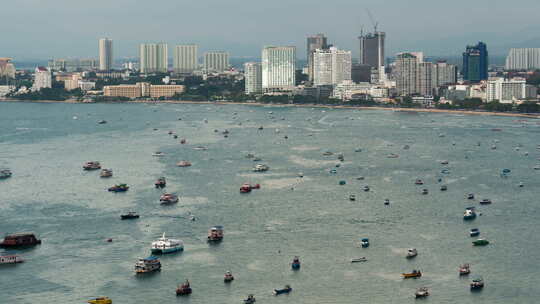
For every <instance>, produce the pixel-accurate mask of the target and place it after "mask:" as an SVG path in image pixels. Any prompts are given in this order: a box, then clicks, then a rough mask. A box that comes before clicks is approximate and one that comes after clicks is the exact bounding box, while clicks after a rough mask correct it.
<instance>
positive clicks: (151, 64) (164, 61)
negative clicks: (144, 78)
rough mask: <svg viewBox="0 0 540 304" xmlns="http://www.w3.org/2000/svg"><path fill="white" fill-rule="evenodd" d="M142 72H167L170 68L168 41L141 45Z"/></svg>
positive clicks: (140, 66)
mask: <svg viewBox="0 0 540 304" xmlns="http://www.w3.org/2000/svg"><path fill="white" fill-rule="evenodd" d="M139 56H140V65H139V68H140V70H141V73H156V72H160V73H166V72H167V71H168V69H169V58H168V57H167V56H168V48H167V44H166V43H146V44H141V45H140V47H139Z"/></svg>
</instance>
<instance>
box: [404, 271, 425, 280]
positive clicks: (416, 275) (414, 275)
mask: <svg viewBox="0 0 540 304" xmlns="http://www.w3.org/2000/svg"><path fill="white" fill-rule="evenodd" d="M401 275H402V276H403V278H404V279H408V278H419V277H421V276H422V272H421V271H420V270H413V271H412V272H411V273H402V274H401Z"/></svg>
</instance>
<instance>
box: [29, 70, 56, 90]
mask: <svg viewBox="0 0 540 304" xmlns="http://www.w3.org/2000/svg"><path fill="white" fill-rule="evenodd" d="M44 88H52V75H51V71H49V70H48V69H47V68H45V67H37V68H36V70H35V72H34V84H33V85H32V91H39V90H41V89H44Z"/></svg>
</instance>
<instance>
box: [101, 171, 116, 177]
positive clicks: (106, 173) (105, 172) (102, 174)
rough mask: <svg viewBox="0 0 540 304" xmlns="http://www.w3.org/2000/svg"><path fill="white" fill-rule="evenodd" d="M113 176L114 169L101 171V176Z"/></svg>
mask: <svg viewBox="0 0 540 304" xmlns="http://www.w3.org/2000/svg"><path fill="white" fill-rule="evenodd" d="M111 176H113V172H112V169H101V172H99V177H111Z"/></svg>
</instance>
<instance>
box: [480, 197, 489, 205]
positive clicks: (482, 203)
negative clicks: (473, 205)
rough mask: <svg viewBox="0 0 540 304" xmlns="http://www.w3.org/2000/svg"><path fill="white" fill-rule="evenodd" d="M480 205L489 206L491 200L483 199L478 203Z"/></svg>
mask: <svg viewBox="0 0 540 304" xmlns="http://www.w3.org/2000/svg"><path fill="white" fill-rule="evenodd" d="M480 204H481V205H489V204H491V200H490V199H489V198H485V199H483V200H481V201H480Z"/></svg>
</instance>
